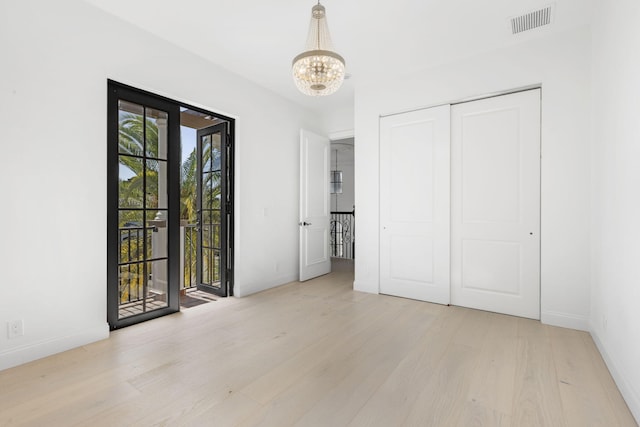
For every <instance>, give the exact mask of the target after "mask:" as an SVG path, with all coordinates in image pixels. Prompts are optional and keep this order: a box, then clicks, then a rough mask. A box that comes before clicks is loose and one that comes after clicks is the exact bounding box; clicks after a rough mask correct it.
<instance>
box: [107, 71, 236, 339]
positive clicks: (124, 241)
mask: <svg viewBox="0 0 640 427" xmlns="http://www.w3.org/2000/svg"><path fill="white" fill-rule="evenodd" d="M107 115H108V131H107V139H108V165H107V182H108V191H107V317H108V322H109V325H110V327H111V329H116V328H121V327H125V326H129V325H132V324H135V323H139V322H142V321H145V320H149V319H152V318H155V317H159V316H163V315H166V314H170V313H174V312H176V311H179V310H180V308H181V306H182V307H184V308H187V307H190V306H194V305H199V304H202V303H205V302H207V301H212V300H214V297H212V296H211V295H216V296H222V297H224V296H228V295H233V269H232V266H233V247H232V242H233V216H232V208H233V179H232V177H233V135H234V120H233V119H231V118H228V117H225V116H221V115H218V114H215V113H213V112H210V111H206V110H203V109H201V108H196V107H192V106H188V105H184V104H183V103H179V102H177V101H174V100H171V99H168V98H165V97H161V96H158V95H155V94H152V93H149V92H145V91H141V90H138V89H135V88H132V87H130V86H126V85H122V84H120V83H117V82H113V81H109V82H108V112H107ZM192 134H194V135H195V136H194V137H192ZM183 139H184V145H182V140H183ZM191 288H193V290H192V292H193V294H192V295H187V291H188V290H189V289H191ZM196 292H197V294H196ZM183 294H184V295H183ZM181 295H182V296H183V298H181ZM196 295H197V296H198V297H199V298H196ZM186 297H189V298H188V299H187V298H186Z"/></svg>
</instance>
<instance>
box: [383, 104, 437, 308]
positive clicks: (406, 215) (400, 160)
mask: <svg viewBox="0 0 640 427" xmlns="http://www.w3.org/2000/svg"><path fill="white" fill-rule="evenodd" d="M449 140H450V108H449V106H448V105H447V106H442V107H435V108H429V109H424V110H420V111H414V112H410V113H404V114H398V115H394V116H389V117H384V118H382V119H380V228H381V229H380V292H381V293H383V294H388V295H396V296H401V297H406V298H413V299H418V300H423V301H430V302H436V303H440V304H448V303H449V296H450V290H449V220H450V210H449V192H450V188H449V155H450V147H449Z"/></svg>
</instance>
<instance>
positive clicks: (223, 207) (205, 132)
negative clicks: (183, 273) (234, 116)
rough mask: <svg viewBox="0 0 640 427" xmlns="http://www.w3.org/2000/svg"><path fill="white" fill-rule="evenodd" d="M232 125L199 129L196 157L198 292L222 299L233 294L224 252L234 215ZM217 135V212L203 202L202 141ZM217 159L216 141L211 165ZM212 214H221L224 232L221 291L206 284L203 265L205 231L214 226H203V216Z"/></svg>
mask: <svg viewBox="0 0 640 427" xmlns="http://www.w3.org/2000/svg"><path fill="white" fill-rule="evenodd" d="M228 129H229V124H228V123H227V122H222V123H218V124H215V125H212V126H209V127H206V128H202V129H199V130H198V132H197V138H198V141H197V145H196V147H197V148H196V153H197V160H198V161H197V164H198V167H197V170H198V179H197V180H196V183H197V185H196V188H197V202H196V207H197V215H198V216H197V218H198V219H197V230H198V232H197V236H198V237H197V242H198V243H197V260H198V263H197V269H196V270H197V273H196V281H197V282H196V283H197V287H198V290H201V291H204V292H209V293H212V294H215V295H218V296H222V297H226V296H227V293H228V292H229V289H228V287H227V286H225V284H226V283H228V279H227V275H228V273H229V271H231V268H230V267H229V263H228V260H227V251H226V250H224V246H223V245H226V244H227V243H226V242H228V236H229V226H228V223H229V220H230V219H231V212H230V207H231V203H230V200H231V197H230V193H229V191H228V185H229V182H228V181H229V178H230V177H229V176H228V174H227V173H224V172H225V171H226V170H227V163H228V159H227V157H228V148H229V143H230V137H229V130H228ZM214 134H219V135H220V166H219V168H220V183H219V185H220V202H219V203H220V204H219V206H218V208H217V209H215V207H214V206H208V207H205V206H204V201H203V199H202V194H203V190H204V186H203V179H204V172H205V167H204V165H203V160H204V159H205V153H204V148H203V145H202V140H203V138H204V137H206V136H209V135H214ZM213 160H214V157H213V140H211V154H210V155H209V159H208V161H209V162H211V163H213ZM206 170H207V173H214V172H215V171H214V170H213V169H208V168H207V169H206ZM205 210H206V211H208V213H209V214H211V213H212V212H213V211H215V210H219V211H220V228H219V229H218V241H219V243H218V245H219V248H218V249H219V251H220V255H219V256H220V264H219V265H220V271H219V274H220V287H216V286H213V285H211V284H210V283H205V280H204V277H203V276H204V270H203V265H204V261H203V260H204V255H203V249H205V248H204V242H205V239H204V236H203V233H204V232H205V230H206V229H207V226H209V227H211V226H213V225H214V224H205V223H203V219H202V217H203V212H204V211H205ZM214 236H215V232H214V233H213V234H212V235H211V236H210V237H209V242H210V245H211V247H209V248H207V249H209V250H210V251H211V250H213V251H214V253H215V249H216V248H215V239H214ZM209 268H214V267H212V266H210V267H209ZM214 272H215V268H214Z"/></svg>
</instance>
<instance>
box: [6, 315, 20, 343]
mask: <svg viewBox="0 0 640 427" xmlns="http://www.w3.org/2000/svg"><path fill="white" fill-rule="evenodd" d="M23 335H24V321H23V320H22V319H18V320H11V321H9V322H7V336H8V337H9V339H11V338H16V337H21V336H23Z"/></svg>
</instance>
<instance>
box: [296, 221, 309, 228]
mask: <svg viewBox="0 0 640 427" xmlns="http://www.w3.org/2000/svg"><path fill="white" fill-rule="evenodd" d="M298 225H300V226H302V227H306V226H307V225H312V224H311V223H310V222H306V221H304V222H299V223H298Z"/></svg>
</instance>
